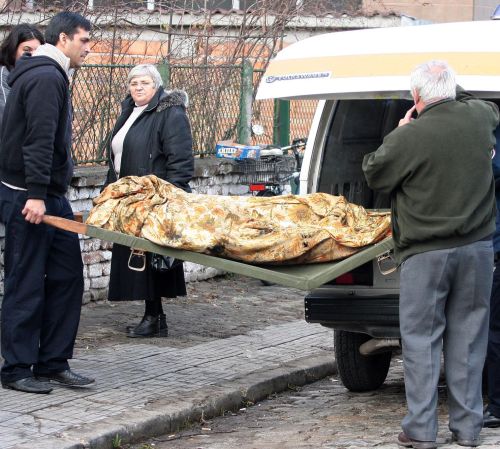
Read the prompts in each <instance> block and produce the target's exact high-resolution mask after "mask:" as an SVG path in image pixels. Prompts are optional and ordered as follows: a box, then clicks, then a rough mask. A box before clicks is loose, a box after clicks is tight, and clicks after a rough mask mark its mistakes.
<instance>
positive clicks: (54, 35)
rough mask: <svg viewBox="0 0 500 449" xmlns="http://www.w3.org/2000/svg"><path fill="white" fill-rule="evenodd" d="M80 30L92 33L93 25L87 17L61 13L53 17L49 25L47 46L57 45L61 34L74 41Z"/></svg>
mask: <svg viewBox="0 0 500 449" xmlns="http://www.w3.org/2000/svg"><path fill="white" fill-rule="evenodd" d="M78 28H82V29H84V30H85V31H90V30H91V28H92V24H91V23H90V22H89V21H88V20H87V19H86V18H85V17H83V16H82V15H80V14H78V13H76V12H69V11H64V12H60V13H59V14H56V15H55V16H54V17H52V19H51V20H50V22H49V24H48V25H47V28H46V29H45V40H46V41H47V44H51V45H56V44H57V42H58V41H59V35H60V34H61V33H64V34H66V35H67V36H68V37H69V38H70V39H73V36H74V35H75V33H77V32H78Z"/></svg>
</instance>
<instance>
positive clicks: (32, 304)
mask: <svg viewBox="0 0 500 449" xmlns="http://www.w3.org/2000/svg"><path fill="white" fill-rule="evenodd" d="M90 29H91V24H90V22H89V21H88V20H87V19H85V18H84V17H82V16H81V15H79V14H76V13H71V12H63V13H60V14H57V15H56V16H54V18H53V19H52V20H51V21H50V23H49V24H48V26H47V29H46V32H45V38H46V42H47V44H45V45H42V46H40V47H39V48H38V49H37V51H36V52H35V53H34V54H33V56H32V57H29V56H23V57H22V58H21V59H20V60H19V61H18V63H17V64H16V67H15V69H14V70H13V72H12V73H11V75H10V77H9V80H8V82H9V85H10V86H11V88H12V90H11V92H10V95H9V97H8V99H7V103H6V106H5V113H4V118H3V122H2V133H1V141H0V142H1V143H0V181H1V183H0V220H1V222H3V223H4V224H5V252H4V266H5V281H4V283H5V284H4V285H5V294H4V299H3V304H2V317H1V331H2V356H3V358H4V364H3V366H2V369H1V372H0V377H1V382H2V386H3V387H4V388H10V389H14V390H18V391H24V392H28V393H50V391H51V390H52V388H51V386H50V385H49V383H50V382H57V383H60V384H63V385H70V386H84V385H90V384H92V383H93V382H94V380H93V379H91V378H88V377H85V376H81V375H79V374H77V373H75V372H73V371H71V370H70V368H69V364H68V359H70V358H71V357H72V354H73V347H74V342H75V338H76V333H77V330H78V324H79V320H80V309H81V301H82V294H83V273H82V270H83V266H82V258H81V254H80V245H79V242H78V237H77V235H76V234H72V233H69V232H65V231H60V230H57V229H55V228H52V227H50V226H47V225H45V224H43V223H41V222H42V219H43V216H44V215H45V213H47V214H50V215H55V216H59V217H63V218H73V213H72V210H71V206H70V205H69V202H68V200H67V199H66V198H65V196H64V195H65V193H66V191H67V189H68V186H69V182H70V180H71V177H72V173H73V162H72V158H71V102H70V95H69V79H68V71H69V69H70V68H76V67H79V66H80V65H81V64H82V63H83V60H84V59H85V57H86V56H87V54H88V53H89V51H90V49H89V31H90Z"/></svg>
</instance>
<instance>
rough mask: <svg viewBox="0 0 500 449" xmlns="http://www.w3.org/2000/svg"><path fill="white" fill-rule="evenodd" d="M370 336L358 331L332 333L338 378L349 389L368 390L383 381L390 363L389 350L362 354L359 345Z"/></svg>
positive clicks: (376, 386)
mask: <svg viewBox="0 0 500 449" xmlns="http://www.w3.org/2000/svg"><path fill="white" fill-rule="evenodd" d="M370 338H371V337H370V336H369V335H367V334H361V333H358V332H348V331H340V330H336V331H335V332H334V335H333V341H334V348H335V358H336V360H337V369H338V372H339V376H340V380H341V381H342V383H343V384H344V386H345V387H346V388H347V389H348V390H350V391H356V392H361V391H370V390H376V389H377V388H379V387H380V386H381V385H382V384H383V383H384V381H385V378H386V377H387V373H388V372H389V365H390V363H391V356H392V353H391V352H384V353H382V354H375V355H370V356H364V355H361V354H360V353H359V347H360V346H361V345H362V344H363V343H364V342H365V341H367V340H369V339H370Z"/></svg>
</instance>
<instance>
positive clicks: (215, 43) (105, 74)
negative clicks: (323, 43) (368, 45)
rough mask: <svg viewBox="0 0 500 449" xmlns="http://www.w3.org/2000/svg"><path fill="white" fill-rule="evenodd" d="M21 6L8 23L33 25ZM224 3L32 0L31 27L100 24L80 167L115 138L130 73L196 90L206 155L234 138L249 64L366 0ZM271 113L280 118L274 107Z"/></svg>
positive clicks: (86, 83)
mask: <svg viewBox="0 0 500 449" xmlns="http://www.w3.org/2000/svg"><path fill="white" fill-rule="evenodd" d="M33 2H34V3H33ZM20 3H21V2H20V0H6V2H5V5H4V6H3V7H2V9H0V15H1V16H2V17H3V18H4V20H3V23H6V20H5V18H6V17H7V16H8V18H9V19H11V20H10V22H8V23H18V22H22V21H23V20H26V17H27V16H25V13H24V12H22V11H21V10H20V9H19V7H20ZM215 3H216V2H214V1H206V0H205V1H202V0H155V2H154V8H155V9H154V11H150V10H148V9H147V8H146V6H147V2H146V1H139V0H93V1H92V5H93V7H92V9H90V8H89V4H90V2H89V1H88V0H56V1H53V0H51V1H48V0H32V4H33V5H34V6H35V11H36V14H35V15H33V14H32V15H31V16H30V20H32V21H33V20H34V21H35V23H37V24H38V25H40V26H41V27H42V28H43V26H44V25H45V24H46V23H47V21H48V20H49V19H50V18H51V17H52V16H53V15H54V14H55V13H56V12H57V11H58V10H60V9H66V10H71V11H79V12H82V13H83V14H85V15H86V16H87V17H88V18H89V19H90V20H91V21H92V22H93V24H94V29H93V31H92V35H93V36H92V38H93V42H94V47H93V54H92V55H91V57H90V59H89V63H90V64H91V65H90V66H87V67H85V68H83V69H81V70H79V71H78V72H77V73H76V75H75V77H74V82H73V103H74V106H75V123H74V131H75V132H74V136H75V139H74V141H75V144H74V145H75V146H74V152H75V154H76V156H77V159H78V160H86V161H97V160H100V159H102V158H103V157H104V156H105V155H104V154H103V148H104V146H105V141H106V137H107V136H109V131H110V129H111V127H112V124H113V123H114V121H115V119H116V116H117V115H118V113H119V103H120V101H121V100H122V99H123V97H124V96H125V94H126V82H125V80H126V73H127V72H128V70H129V67H130V66H132V65H135V64H137V63H142V62H152V63H156V64H159V65H160V67H161V68H162V70H163V71H162V73H164V74H165V78H166V79H165V82H166V84H169V85H170V86H171V87H176V88H182V89H185V90H186V91H187V92H188V94H189V96H190V103H191V105H190V108H189V114H190V118H191V123H192V126H193V135H194V140H195V149H196V150H198V151H199V152H201V153H203V152H204V151H207V150H212V149H213V146H214V142H215V141H217V140H220V139H222V138H234V137H235V136H236V135H235V133H236V128H237V125H238V119H239V113H240V111H239V101H240V94H241V66H242V64H243V62H244V61H246V63H247V64H251V65H252V66H253V67H254V68H255V69H256V70H262V69H265V68H266V66H267V64H268V62H269V60H270V58H272V57H273V56H274V55H275V53H276V52H277V51H278V50H280V49H281V48H282V46H283V39H284V37H285V35H286V34H287V33H289V32H291V31H293V26H292V24H293V23H294V21H295V22H296V21H297V18H299V17H300V16H301V15H304V14H308V15H316V16H320V15H321V14H326V13H332V14H338V13H339V12H346V11H347V9H348V7H349V8H351V12H352V11H354V10H355V9H356V8H358V6H359V3H360V0H339V1H332V0H302V1H300V2H297V0H254V1H246V2H245V1H243V2H242V4H244V5H248V7H247V8H246V9H244V10H242V11H241V12H239V13H235V12H232V11H224V10H213V9H210V8H209V7H210V6H213V5H214V4H215ZM202 6H205V7H202ZM23 11H25V9H23ZM92 63H95V64H99V65H98V66H92ZM258 81H259V72H257V76H255V77H254V83H258ZM258 112H260V113H262V110H261V111H258ZM267 115H268V116H270V117H268V120H270V119H272V105H270V111H269V113H268V114H267Z"/></svg>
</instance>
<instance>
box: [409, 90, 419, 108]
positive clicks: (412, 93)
mask: <svg viewBox="0 0 500 449" xmlns="http://www.w3.org/2000/svg"><path fill="white" fill-rule="evenodd" d="M411 97H412V98H413V103H415V104H417V103H418V101H419V99H420V98H419V96H418V93H417V90H416V89H412V90H411Z"/></svg>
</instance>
